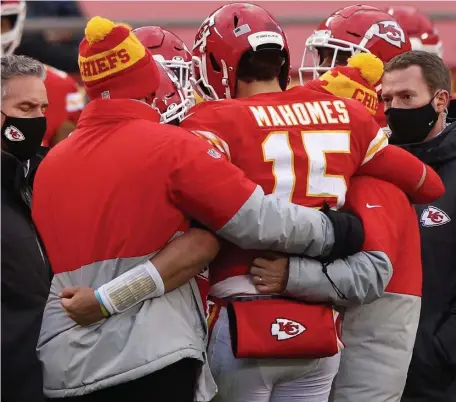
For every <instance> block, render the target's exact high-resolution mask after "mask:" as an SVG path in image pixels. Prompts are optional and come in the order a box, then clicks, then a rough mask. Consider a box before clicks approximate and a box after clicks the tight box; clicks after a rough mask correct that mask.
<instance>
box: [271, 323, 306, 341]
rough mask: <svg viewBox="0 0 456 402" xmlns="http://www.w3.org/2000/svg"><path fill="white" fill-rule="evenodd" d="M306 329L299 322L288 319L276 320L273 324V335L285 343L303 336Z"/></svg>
mask: <svg viewBox="0 0 456 402" xmlns="http://www.w3.org/2000/svg"><path fill="white" fill-rule="evenodd" d="M306 329H307V328H306V327H305V326H304V325H302V324H300V323H299V322H296V321H293V320H289V319H288V318H276V321H275V322H274V323H272V324H271V335H272V336H276V337H277V340H278V341H284V340H286V339H290V338H294V337H295V336H298V335H301V334H302V333H303V332H304V331H306Z"/></svg>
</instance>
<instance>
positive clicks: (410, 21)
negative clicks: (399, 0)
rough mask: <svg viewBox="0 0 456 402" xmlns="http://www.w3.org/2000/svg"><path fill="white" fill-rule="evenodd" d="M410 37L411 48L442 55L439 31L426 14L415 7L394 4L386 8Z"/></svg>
mask: <svg viewBox="0 0 456 402" xmlns="http://www.w3.org/2000/svg"><path fill="white" fill-rule="evenodd" d="M388 14H390V15H392V16H393V17H394V18H395V19H396V21H397V22H399V24H400V25H401V27H402V28H403V29H404V31H405V32H406V33H407V35H408V36H409V37H410V42H411V44H412V49H413V50H424V51H426V52H429V53H435V54H436V55H438V56H439V57H441V58H442V57H443V45H442V41H441V40H440V36H439V33H438V32H437V29H435V27H434V24H433V23H432V21H431V20H430V19H429V18H428V17H427V15H426V14H424V13H422V12H421V11H419V10H418V9H417V8H415V7H411V6H396V7H390V8H389V9H388Z"/></svg>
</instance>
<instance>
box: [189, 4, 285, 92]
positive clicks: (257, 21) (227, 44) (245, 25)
mask: <svg viewBox="0 0 456 402" xmlns="http://www.w3.org/2000/svg"><path fill="white" fill-rule="evenodd" d="M261 49H280V50H282V51H283V52H284V59H285V61H284V64H283V66H282V69H281V72H280V76H279V81H280V86H281V87H282V89H283V90H285V89H286V86H287V84H288V81H289V72H290V55H289V50H288V43H287V38H286V36H285V33H284V32H283V30H282V28H281V27H280V25H279V24H278V23H277V21H276V20H275V19H274V18H273V17H272V16H271V15H270V14H269V13H268V12H267V11H266V10H265V9H263V8H261V7H259V6H256V5H253V4H248V3H231V4H227V5H225V6H222V7H220V8H218V9H217V10H216V11H214V12H213V13H212V14H211V15H210V16H209V17H207V18H206V19H205V20H204V22H203V23H202V25H201V27H200V28H199V30H198V33H197V34H196V37H195V42H194V44H193V63H192V73H193V74H192V78H191V81H192V84H193V87H194V88H195V90H196V92H197V93H198V94H199V95H200V96H201V97H202V98H203V99H205V100H213V99H223V98H226V99H230V98H235V97H236V92H237V78H236V77H237V75H236V74H237V70H238V65H239V61H240V60H241V57H242V56H243V55H244V54H245V53H246V52H247V51H249V50H253V51H258V50H261Z"/></svg>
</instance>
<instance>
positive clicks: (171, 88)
mask: <svg viewBox="0 0 456 402" xmlns="http://www.w3.org/2000/svg"><path fill="white" fill-rule="evenodd" d="M155 62H156V63H157V66H158V71H159V73H160V85H159V86H158V89H157V91H156V92H155V98H154V100H153V102H152V105H151V106H152V107H153V108H154V109H155V110H157V112H158V113H160V116H161V119H160V123H165V124H166V123H170V122H172V121H174V120H176V121H178V122H181V121H182V119H183V118H184V116H185V114H186V113H187V112H188V109H189V108H190V107H191V101H190V99H188V98H187V97H186V96H185V92H184V90H183V89H182V88H181V86H180V84H179V80H178V78H177V76H176V74H174V72H172V71H171V69H170V68H168V67H166V66H164V65H163V64H162V63H161V62H159V61H158V60H155Z"/></svg>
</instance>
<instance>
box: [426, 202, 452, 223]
mask: <svg viewBox="0 0 456 402" xmlns="http://www.w3.org/2000/svg"><path fill="white" fill-rule="evenodd" d="M420 221H421V225H422V226H423V227H431V226H442V225H445V224H446V223H448V222H450V221H451V218H450V217H449V216H448V214H447V213H446V212H444V211H442V210H441V209H438V208H436V207H433V206H432V205H429V206H428V207H427V208H426V209H425V210H424V211H423V213H422V214H421V218H420Z"/></svg>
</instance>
